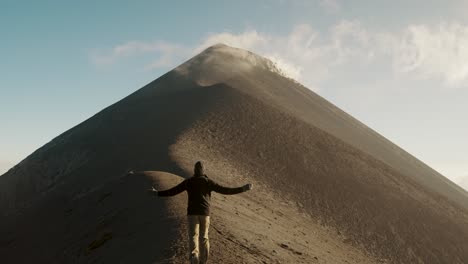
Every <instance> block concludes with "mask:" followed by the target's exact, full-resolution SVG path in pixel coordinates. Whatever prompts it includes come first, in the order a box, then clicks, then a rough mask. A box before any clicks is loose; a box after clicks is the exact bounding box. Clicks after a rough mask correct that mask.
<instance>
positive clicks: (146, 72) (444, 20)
mask: <svg viewBox="0 0 468 264" xmlns="http://www.w3.org/2000/svg"><path fill="white" fill-rule="evenodd" d="M247 3H248V2H247V1H241V2H236V3H231V2H211V1H205V2H201V3H198V2H197V3H190V4H184V5H181V4H173V3H171V4H157V3H155V2H153V1H140V4H139V5H137V4H124V3H119V4H115V5H112V6H110V5H108V4H104V3H93V2H91V1H88V2H87V1H82V2H80V3H62V2H59V1H45V2H41V3H30V4H28V6H27V7H25V6H23V5H21V4H19V3H16V2H13V1H11V2H9V1H7V2H2V3H0V29H1V31H2V32H4V38H3V39H4V40H5V41H2V42H1V43H0V56H1V57H2V61H1V62H0V71H1V72H2V73H3V75H2V78H0V89H1V96H0V105H1V106H0V110H1V111H0V119H1V120H2V124H3V125H2V128H3V129H2V136H1V137H0V145H1V146H2V148H1V149H2V151H1V152H0V174H2V173H4V172H5V171H7V170H8V168H9V167H11V166H12V165H14V164H15V163H18V162H19V161H21V160H22V159H24V158H25V157H26V156H27V155H29V154H31V153H32V152H33V151H34V150H36V149H37V148H39V147H40V146H42V145H44V144H45V143H47V142H48V141H50V140H51V139H53V138H54V137H56V136H58V135H59V134H60V133H62V132H64V131H66V130H68V129H69V128H71V127H73V126H75V125H77V124H78V123H80V122H82V121H84V120H85V119H87V118H89V117H90V116H92V115H93V114H95V113H96V112H98V111H100V110H101V109H103V108H105V107H107V106H108V105H110V104H112V103H114V102H116V101H118V100H119V99H121V98H123V97H125V96H127V95H128V94H130V93H131V92H133V91H135V90H137V89H139V88H140V87H142V86H143V85H145V84H146V83H148V82H150V81H152V80H154V79H156V78H158V77H159V76H161V75H162V74H164V73H165V72H167V71H169V70H171V69H172V68H174V67H175V66H177V65H178V64H180V63H182V62H183V61H184V60H186V59H188V58H190V57H191V56H193V55H194V54H196V53H198V52H199V51H201V50H202V49H203V48H206V47H208V46H210V45H212V44H215V43H218V42H223V43H226V44H228V45H231V46H235V47H240V48H245V49H249V50H251V51H253V52H255V53H257V54H260V55H263V56H266V57H268V58H270V59H271V60H273V61H275V62H276V63H277V65H278V66H279V67H281V68H282V69H283V71H284V72H285V73H286V74H288V75H289V76H290V77H292V78H294V79H296V80H298V81H299V82H301V83H302V84H304V85H305V86H306V87H308V88H310V89H312V90H314V91H315V92H317V93H318V94H320V95H321V96H323V97H325V98H326V99H327V100H329V101H331V102H332V103H333V104H335V105H337V106H338V107H340V108H341V109H343V110H344V111H346V112H348V113H349V114H351V115H352V116H354V117H355V118H357V119H358V120H360V121H361V122H363V123H365V124H366V125H368V126H369V127H371V128H372V129H374V130H376V131H377V132H379V133H380V134H382V135H383V136H385V137H386V138H388V139H389V140H391V141H392V142H394V143H396V144H397V145H399V146H400V147H402V148H403V149H405V150H406V151H408V152H410V153H411V154H413V155H414V156H415V157H417V158H419V159H421V160H422V161H423V162H425V163H426V164H428V165H429V166H430V167H432V168H434V169H436V170H437V171H439V172H440V173H442V174H443V175H445V176H446V177H448V178H449V179H451V180H452V181H454V182H456V183H458V184H460V185H462V187H464V188H465V189H468V154H467V152H466V150H467V149H468V139H467V138H466V135H467V134H468V123H467V122H466V121H465V120H466V113H468V104H466V101H467V99H468V70H467V69H468V18H466V16H465V15H464V10H466V8H467V7H468V6H467V4H466V3H465V2H464V1H451V2H450V3H444V2H439V3H432V2H426V1H412V2H411V3H410V4H408V3H406V2H404V1H396V2H392V3H375V2H374V1H357V2H353V4H350V3H348V2H345V1H337V0H321V1H301V0H289V1H288V0H282V1H258V2H256V3H254V4H247ZM421 6H424V7H425V8H421ZM227 10H229V11H227ZM278 13H281V17H282V19H281V21H280V20H278V19H277V17H278ZM395 16H398V17H399V19H398V21H395V19H394V17H395ZM84 17H86V19H83V18H84ZM463 176H465V177H463Z"/></svg>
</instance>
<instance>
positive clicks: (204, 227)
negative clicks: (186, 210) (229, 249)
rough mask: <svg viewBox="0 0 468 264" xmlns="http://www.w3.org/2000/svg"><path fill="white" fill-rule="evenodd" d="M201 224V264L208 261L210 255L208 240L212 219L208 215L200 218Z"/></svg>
mask: <svg viewBox="0 0 468 264" xmlns="http://www.w3.org/2000/svg"><path fill="white" fill-rule="evenodd" d="M199 222H200V264H205V263H207V261H208V256H209V254H210V241H209V239H208V229H209V228H210V217H209V216H206V215H201V216H199Z"/></svg>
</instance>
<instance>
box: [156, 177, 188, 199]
mask: <svg viewBox="0 0 468 264" xmlns="http://www.w3.org/2000/svg"><path fill="white" fill-rule="evenodd" d="M185 190H187V184H186V182H185V180H184V181H183V182H181V183H179V184H178V185H177V186H175V187H173V188H171V189H169V190H165V191H157V194H158V196H174V195H177V194H179V193H181V192H183V191H185Z"/></svg>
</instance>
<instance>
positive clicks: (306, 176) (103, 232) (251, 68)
mask: <svg viewBox="0 0 468 264" xmlns="http://www.w3.org/2000/svg"><path fill="white" fill-rule="evenodd" d="M196 160H204V161H205V162H206V163H207V166H208V174H209V176H210V177H213V178H214V179H216V180H217V181H220V182H222V183H226V184H231V185H236V184H241V182H242V183H243V182H245V181H251V182H254V183H255V184H256V186H258V188H256V190H255V191H253V192H252V193H250V194H243V195H241V196H239V197H217V196H215V197H214V198H216V199H215V201H214V203H215V204H214V206H215V208H216V209H217V210H214V212H213V216H212V217H213V220H214V221H213V222H214V223H219V225H218V226H215V228H214V229H213V233H214V234H213V241H214V246H213V247H214V250H215V249H216V247H217V246H218V248H224V249H229V250H224V251H221V250H219V251H218V254H215V258H218V260H219V261H221V260H222V261H223V262H224V263H230V262H233V263H234V262H235V261H237V260H238V259H239V258H242V259H243V260H244V261H245V262H248V263H258V262H261V261H267V262H274V261H277V260H278V261H283V262H284V261H287V262H291V263H292V262H294V263H301V262H303V263H314V262H325V263H345V262H346V261H348V262H351V263H364V262H377V261H379V260H380V259H385V260H386V261H389V262H391V263H413V262H418V261H422V262H424V263H462V261H463V260H464V259H468V255H467V254H468V245H467V244H466V241H468V228H467V227H468V213H467V211H466V206H467V205H468V199H467V193H466V192H465V191H463V190H462V189H461V188H459V187H458V186H456V185H455V184H453V183H451V182H450V181H448V180H447V179H445V178H444V177H443V176H441V175H439V174H437V173H436V172H435V171H433V170H432V169H430V168H429V167H427V166H426V165H424V164H423V163H421V162H420V161H418V160H417V159H415V158H414V157H412V156H410V155H409V154H407V153H406V152H404V151H403V150H401V149H400V148H398V147H397V146H395V145H394V144H392V143H391V142H389V141H387V140H386V139H385V138H383V137H382V136H380V135H378V134H377V133H375V132H374V131H372V130H371V129H369V128H367V127H366V126H365V125H363V124H362V123H360V122H358V121H357V120H355V119H353V118H352V117H351V116H349V115H347V114H346V113H344V112H342V111H341V110H339V109H338V108H336V107H335V106H333V105H332V104H330V103H328V102H327V101H326V100H324V99H323V98H321V97H319V96H318V95H316V94H314V93H313V92H311V91H309V90H308V89H306V88H305V87H303V86H301V85H300V84H298V83H296V82H294V81H292V80H290V79H287V78H285V77H283V76H281V75H280V74H278V71H277V70H275V68H274V65H273V64H272V63H271V62H269V61H268V60H266V59H263V58H261V57H259V56H257V55H255V54H253V53H250V52H247V51H244V50H239V49H234V48H230V47H228V46H225V45H216V46H213V47H211V48H209V49H207V50H205V51H204V52H202V53H201V54H199V55H197V56H196V57H194V58H192V59H191V60H189V61H187V62H186V63H184V64H182V65H181V66H179V67H177V68H176V69H174V70H173V71H171V72H169V73H167V74H165V75H164V76H162V77H161V78H159V79H157V80H156V81H154V82H152V83H150V84H148V85H147V86H145V87H143V88H142V89H140V90H139V91H137V92H135V93H134V94H132V95H130V96H128V97H127V98H125V99H123V100H122V101H120V102H118V103H116V104H114V105H112V106H110V107H108V108H106V109H105V110H103V111H101V112H100V113H98V114H96V115H95V116H93V117H92V118H90V119H89V120H87V121H85V122H83V123H82V124H80V125H78V126H76V127H75V128H73V129H71V130H69V131H67V132H66V133H64V134H62V135H60V136H59V137H57V138H55V139H54V140H53V141H52V142H50V143H49V144H47V145H45V146H44V147H42V148H41V149H39V150H37V151H36V152H35V153H33V154H32V155H30V156H29V157H28V158H26V159H25V160H24V161H22V162H21V163H20V164H19V165H17V166H15V168H14V169H12V170H10V171H9V172H8V173H7V174H5V175H4V176H2V177H0V206H1V209H2V210H1V213H2V214H3V216H2V220H1V222H0V228H1V232H2V233H1V234H2V236H1V237H2V241H0V253H1V254H2V256H5V257H4V259H6V260H7V262H8V260H10V261H12V262H15V261H13V260H16V262H17V260H18V258H20V259H21V260H24V261H30V260H36V261H37V260H39V262H50V261H51V260H55V261H57V262H90V261H101V262H108V261H116V260H123V261H124V262H125V261H127V262H130V261H137V262H150V261H170V262H181V261H182V260H183V259H185V252H184V251H183V249H184V243H185V242H184V241H185V240H184V239H185V238H184V234H183V232H182V231H181V230H183V226H184V225H183V214H184V211H183V209H181V208H183V205H182V204H183V201H181V198H180V197H179V198H177V199H178V200H157V201H155V200H154V199H151V197H148V196H147V195H145V194H144V193H143V192H142V190H143V189H144V188H145V186H148V184H150V182H151V180H152V181H154V182H156V183H158V184H161V186H166V187H167V186H169V185H170V184H169V183H175V182H174V181H176V179H174V177H176V176H173V177H170V176H168V174H164V175H163V176H161V174H157V173H156V174H154V173H150V172H148V173H145V174H144V176H141V175H140V176H138V177H137V176H136V177H128V176H124V174H125V171H126V170H128V169H129V168H133V169H136V170H158V171H166V172H172V173H174V174H178V175H182V176H184V177H187V176H188V175H189V174H190V171H191V166H192V164H193V163H194V162H195V161H196ZM162 178H163V180H161V179H162ZM165 184H166V185H165ZM265 197H272V198H271V199H267V198H265ZM254 198H255V199H254ZM262 198H263V199H262ZM177 201H179V202H177ZM233 201H235V203H234V202H233ZM31 219H34V221H32V220H31ZM252 219H254V220H255V221H252ZM236 223H237V224H236ZM265 223H266V224H265ZM287 223H295V224H294V226H293V227H292V230H293V231H292V232H291V233H290V234H289V236H288V232H286V231H285V230H288V226H287ZM215 225H217V224H215ZM289 228H291V227H290V226H289ZM63 234H67V235H63ZM278 234H281V235H280V236H279V235H278ZM156 237H157V238H156ZM161 238H164V239H161ZM282 239H284V240H285V241H283V240H282ZM45 241H47V243H44V242H45ZM245 245H248V246H245ZM252 248H253V249H252ZM21 252H30V254H28V255H24V254H21ZM272 252H276V253H275V254H276V255H275V254H273V253H272ZM58 260H59V261H58ZM52 262H53V261H52Z"/></svg>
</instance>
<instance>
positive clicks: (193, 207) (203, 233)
mask: <svg viewBox="0 0 468 264" xmlns="http://www.w3.org/2000/svg"><path fill="white" fill-rule="evenodd" d="M251 189H252V184H246V185H244V186H242V187H238V188H229V187H224V186H221V185H219V184H217V183H216V182H214V181H213V180H211V179H209V178H208V177H207V176H206V175H205V174H204V171H203V164H202V163H201V162H200V161H198V162H197V163H195V168H194V175H193V177H191V178H189V179H186V180H184V181H183V182H181V183H180V184H178V185H177V186H175V187H173V188H171V189H169V190H165V191H157V190H156V189H154V187H152V188H151V189H150V190H148V191H149V192H151V193H152V194H154V195H157V196H174V195H177V194H179V193H181V192H183V191H187V193H188V206H187V215H188V236H189V251H190V252H189V253H190V263H192V264H194V263H195V264H205V263H206V262H207V260H208V255H209V250H210V243H209V241H208V229H209V227H210V198H211V191H214V192H217V193H221V194H238V193H242V192H245V191H248V190H251ZM199 241H200V246H199Z"/></svg>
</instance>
